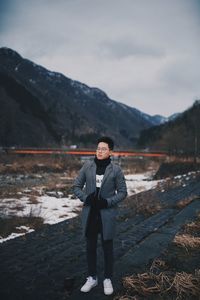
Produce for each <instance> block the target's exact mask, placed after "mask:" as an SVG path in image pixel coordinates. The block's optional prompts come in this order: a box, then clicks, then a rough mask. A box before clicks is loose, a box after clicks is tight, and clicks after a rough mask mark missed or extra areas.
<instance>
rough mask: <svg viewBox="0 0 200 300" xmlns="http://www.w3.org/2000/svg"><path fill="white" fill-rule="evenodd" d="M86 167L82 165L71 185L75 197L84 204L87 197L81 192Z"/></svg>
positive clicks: (84, 180)
mask: <svg viewBox="0 0 200 300" xmlns="http://www.w3.org/2000/svg"><path fill="white" fill-rule="evenodd" d="M85 169H86V165H85V164H84V165H83V167H82V168H81V169H80V171H79V173H78V176H77V177H76V179H75V180H74V184H73V192H74V194H75V196H76V197H78V198H79V199H80V200H81V201H82V202H85V200H86V198H87V195H86V193H85V192H84V190H83V187H84V185H85V182H86V174H85Z"/></svg>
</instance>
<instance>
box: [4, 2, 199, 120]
mask: <svg viewBox="0 0 200 300" xmlns="http://www.w3.org/2000/svg"><path fill="white" fill-rule="evenodd" d="M0 46H6V47H10V48H12V49H14V50H16V51H17V52H19V54H21V55H22V56H23V57H26V58H28V59H30V60H32V61H34V62H35V63H37V64H40V65H42V66H44V67H46V68H48V69H50V70H52V71H57V72H61V73H63V74H64V75H66V76H67V77H69V78H72V79H74V80H79V81H81V82H83V83H85V84H87V85H89V86H92V87H98V88H100V89H102V90H103V91H105V92H106V93H107V95H108V96H109V97H110V98H111V99H113V100H116V101H119V102H122V103H125V104H128V105H130V106H133V107H135V108H137V109H140V110H141V111H143V112H146V113H148V114H151V115H154V114H161V115H164V116H169V115H171V114H173V113H175V112H181V111H184V110H185V109H187V108H188V107H190V106H191V105H192V103H193V102H194V100H195V99H200V58H199V56H200V0H56V1H55V0H0Z"/></svg>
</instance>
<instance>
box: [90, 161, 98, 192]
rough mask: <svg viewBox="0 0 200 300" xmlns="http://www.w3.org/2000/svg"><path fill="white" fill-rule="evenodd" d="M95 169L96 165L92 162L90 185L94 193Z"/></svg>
mask: <svg viewBox="0 0 200 300" xmlns="http://www.w3.org/2000/svg"><path fill="white" fill-rule="evenodd" d="M96 169H97V167H96V164H95V162H93V163H92V164H91V183H92V190H94V191H95V189H96Z"/></svg>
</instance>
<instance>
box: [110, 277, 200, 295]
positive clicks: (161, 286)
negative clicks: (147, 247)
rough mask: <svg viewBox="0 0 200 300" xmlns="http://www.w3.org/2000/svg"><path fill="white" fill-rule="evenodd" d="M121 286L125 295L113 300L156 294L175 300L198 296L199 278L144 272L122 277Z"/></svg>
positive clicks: (199, 293) (199, 288)
mask: <svg viewBox="0 0 200 300" xmlns="http://www.w3.org/2000/svg"><path fill="white" fill-rule="evenodd" d="M122 284H123V287H124V289H125V291H126V295H122V296H116V297H115V298H114V300H124V299H134V298H131V297H135V296H137V295H136V294H138V295H142V296H145V297H149V296H153V295H156V294H157V295H158V294H159V295H163V296H167V295H169V296H171V295H172V294H173V295H175V297H176V299H190V297H192V296H198V297H199V296H200V276H199V275H198V274H191V273H186V272H176V273H174V272H169V271H164V272H160V273H159V274H154V273H151V272H146V273H142V274H137V275H134V276H127V277H124V278H123V280H122ZM135 299H136V298H135ZM145 299H147V298H145ZM173 299H174V298H173Z"/></svg>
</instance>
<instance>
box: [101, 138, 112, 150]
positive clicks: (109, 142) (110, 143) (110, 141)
mask: <svg viewBox="0 0 200 300" xmlns="http://www.w3.org/2000/svg"><path fill="white" fill-rule="evenodd" d="M101 142H102V143H106V144H108V147H109V149H110V150H113V148H114V141H113V140H112V139H111V138H110V137H108V136H102V137H100V138H99V139H98V140H97V144H99V143H101Z"/></svg>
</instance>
